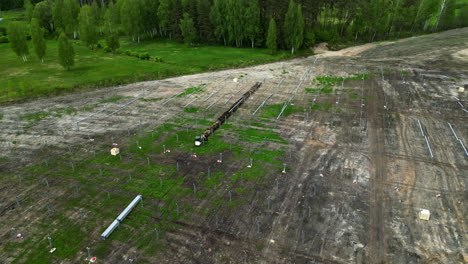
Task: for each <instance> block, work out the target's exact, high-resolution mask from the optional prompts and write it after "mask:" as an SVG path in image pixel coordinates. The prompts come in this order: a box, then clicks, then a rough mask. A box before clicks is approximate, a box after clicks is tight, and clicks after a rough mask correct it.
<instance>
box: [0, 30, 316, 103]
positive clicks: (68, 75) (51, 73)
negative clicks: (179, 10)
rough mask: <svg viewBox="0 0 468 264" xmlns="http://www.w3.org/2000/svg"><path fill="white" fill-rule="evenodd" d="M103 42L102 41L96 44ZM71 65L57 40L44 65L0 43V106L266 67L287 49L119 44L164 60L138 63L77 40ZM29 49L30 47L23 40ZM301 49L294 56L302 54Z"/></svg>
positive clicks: (171, 43) (156, 42) (284, 55)
mask: <svg viewBox="0 0 468 264" xmlns="http://www.w3.org/2000/svg"><path fill="white" fill-rule="evenodd" d="M101 42H102V40H101ZM72 43H73V47H74V49H75V53H76V56H75V66H74V67H72V69H70V70H68V71H67V70H64V69H63V68H62V67H61V66H60V65H59V63H58V51H57V50H58V47H57V41H56V40H47V51H46V56H45V58H44V63H41V62H40V60H39V59H38V58H37V57H36V56H35V55H34V54H32V53H31V54H30V56H29V57H28V62H23V61H22V60H21V58H19V57H17V56H16V54H15V53H14V52H13V51H12V50H11V47H10V44H9V43H2V44H0V58H2V59H1V60H0V76H2V78H0V102H8V101H15V100H21V99H29V98H33V97H38V96H47V95H54V94H60V93H64V92H68V91H74V90H76V89H77V88H79V89H93V88H95V87H105V86H112V85H120V84H125V83H132V82H136V81H143V80H155V79H163V78H167V77H173V76H179V75H186V74H193V73H199V72H206V71H213V70H219V69H226V68H232V67H239V66H247V65H255V64H262V63H268V62H273V61H278V60H283V59H287V58H291V57H292V55H290V54H289V53H288V52H287V51H280V52H278V53H276V54H275V55H271V54H270V51H269V50H268V49H240V48H233V47H224V46H197V47H187V46H186V45H184V44H181V43H178V42H176V41H169V40H152V41H143V42H140V44H137V43H134V42H131V41H129V40H127V39H122V40H121V46H122V49H125V50H132V51H134V52H138V53H148V54H150V55H151V56H152V57H159V58H163V62H157V63H156V62H154V61H148V60H140V59H138V58H135V57H130V56H126V55H125V54H113V53H106V52H104V51H102V50H94V51H93V50H90V49H89V48H88V47H85V46H84V45H82V43H81V42H80V41H72ZM28 45H29V48H30V50H33V48H32V43H31V42H30V41H28ZM307 52H308V51H302V52H300V53H298V54H297V55H295V56H302V55H304V54H307Z"/></svg>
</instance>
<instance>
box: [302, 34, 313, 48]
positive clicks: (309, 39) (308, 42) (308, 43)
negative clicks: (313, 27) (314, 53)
mask: <svg viewBox="0 0 468 264" xmlns="http://www.w3.org/2000/svg"><path fill="white" fill-rule="evenodd" d="M314 45H315V34H314V32H307V33H306V34H305V36H304V46H305V47H312V46H314Z"/></svg>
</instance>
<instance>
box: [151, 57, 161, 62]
mask: <svg viewBox="0 0 468 264" xmlns="http://www.w3.org/2000/svg"><path fill="white" fill-rule="evenodd" d="M151 60H152V61H155V62H163V59H162V58H160V57H151Z"/></svg>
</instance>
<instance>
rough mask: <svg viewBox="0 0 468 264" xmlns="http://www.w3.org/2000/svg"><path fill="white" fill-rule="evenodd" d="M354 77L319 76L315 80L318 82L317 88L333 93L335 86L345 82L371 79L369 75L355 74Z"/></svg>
mask: <svg viewBox="0 0 468 264" xmlns="http://www.w3.org/2000/svg"><path fill="white" fill-rule="evenodd" d="M352 75H353V76H352V77H346V78H344V77H334V76H319V77H317V78H315V81H316V82H318V84H317V86H323V89H326V90H325V91H322V92H324V93H331V92H332V91H333V88H332V87H333V86H335V85H338V84H340V83H342V82H343V81H351V80H367V79H369V76H370V75H369V74H367V73H364V74H357V73H353V74H352Z"/></svg>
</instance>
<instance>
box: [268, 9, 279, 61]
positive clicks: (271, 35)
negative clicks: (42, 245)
mask: <svg viewBox="0 0 468 264" xmlns="http://www.w3.org/2000/svg"><path fill="white" fill-rule="evenodd" d="M266 46H267V48H269V49H270V50H271V53H272V54H274V53H275V52H276V50H277V48H278V44H277V32H276V22H275V20H274V19H273V18H271V19H270V25H269V26H268V34H267V42H266Z"/></svg>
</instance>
